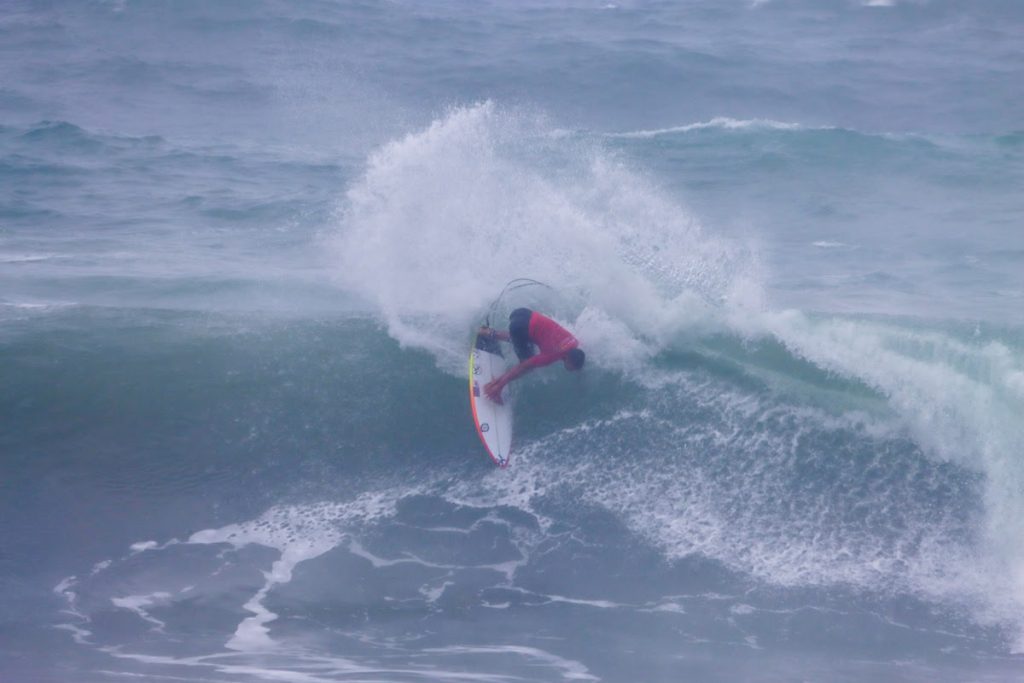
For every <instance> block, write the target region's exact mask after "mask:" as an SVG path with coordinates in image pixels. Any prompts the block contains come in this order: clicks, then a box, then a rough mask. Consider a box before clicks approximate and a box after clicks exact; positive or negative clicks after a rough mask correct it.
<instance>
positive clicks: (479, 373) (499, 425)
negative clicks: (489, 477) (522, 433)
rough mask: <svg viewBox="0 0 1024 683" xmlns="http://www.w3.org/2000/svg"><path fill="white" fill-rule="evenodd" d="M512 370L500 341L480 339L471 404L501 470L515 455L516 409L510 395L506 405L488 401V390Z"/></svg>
mask: <svg viewBox="0 0 1024 683" xmlns="http://www.w3.org/2000/svg"><path fill="white" fill-rule="evenodd" d="M507 368H508V365H507V363H506V362H505V356H504V355H502V353H501V346H500V344H499V343H498V341H497V340H495V339H491V338H490V337H483V336H481V335H479V334H478V335H477V336H476V338H475V339H474V340H473V349H472V351H470V353H469V404H470V406H471V407H472V409H473V422H474V423H475V424H476V433H477V434H479V435H480V441H482V442H483V444H484V447H485V448H486V449H487V453H488V454H489V455H490V456H491V459H492V460H494V464H495V465H497V466H498V467H502V468H504V467H508V463H509V454H510V453H511V451H512V406H511V405H510V404H509V398H508V391H506V392H505V395H504V397H503V398H504V399H505V403H504V404H500V403H495V402H494V401H492V400H491V399H489V398H487V394H485V393H484V387H485V386H487V383H488V382H490V381H491V380H492V379H497V378H498V377H500V376H501V375H502V373H504V372H505V370H506V369H507Z"/></svg>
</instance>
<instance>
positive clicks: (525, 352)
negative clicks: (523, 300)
mask: <svg viewBox="0 0 1024 683" xmlns="http://www.w3.org/2000/svg"><path fill="white" fill-rule="evenodd" d="M532 315H533V311H531V310H530V309H529V308H517V309H516V310H514V311H512V314H511V315H509V317H508V336H509V339H510V340H511V341H512V348H514V349H515V350H516V355H517V356H519V362H522V361H524V360H526V359H527V358H529V357H530V356H532V355H533V353H534V351H533V343H532V342H531V341H530V316H532Z"/></svg>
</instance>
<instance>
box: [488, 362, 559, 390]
mask: <svg viewBox="0 0 1024 683" xmlns="http://www.w3.org/2000/svg"><path fill="white" fill-rule="evenodd" d="M562 355H563V354H562V353H559V352H551V353H539V354H537V355H536V356H532V357H530V358H527V359H526V360H524V361H523V362H522V363H520V364H519V365H517V366H515V367H514V368H512V369H511V370H509V371H508V372H506V373H505V374H504V375H502V376H501V377H499V378H498V379H496V380H494V381H493V382H491V383H489V384H488V385H487V387H485V389H486V390H487V393H488V395H490V394H491V392H492V391H493V392H497V393H500V392H501V390H502V389H503V388H504V387H505V385H506V384H508V383H509V382H511V381H513V380H517V379H519V378H520V377H522V376H523V375H525V374H526V373H528V372H530V371H531V370H533V369H534V368H540V367H543V366H545V365H551V364H552V363H554V362H555V361H556V360H558V359H559V358H561V357H562Z"/></svg>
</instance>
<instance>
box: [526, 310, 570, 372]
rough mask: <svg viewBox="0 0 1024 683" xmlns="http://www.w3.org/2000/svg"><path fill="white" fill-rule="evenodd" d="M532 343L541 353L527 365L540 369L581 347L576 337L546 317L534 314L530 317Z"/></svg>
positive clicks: (528, 361)
mask: <svg viewBox="0 0 1024 683" xmlns="http://www.w3.org/2000/svg"><path fill="white" fill-rule="evenodd" d="M529 331H530V341H532V342H533V343H534V344H536V345H537V347H538V348H539V349H540V353H538V354H537V355H536V356H531V357H530V358H529V359H527V360H526V362H525V365H527V366H529V367H531V368H540V367H544V366H545V365H551V364H552V363H554V362H555V361H557V360H561V359H563V358H565V354H566V353H568V352H569V351H571V350H572V349H575V348H576V347H577V346H579V342H578V341H576V337H574V336H572V334H570V333H569V331H568V330H566V329H565V328H564V327H562V326H561V325H559V324H558V323H556V322H555V321H554V320H552V319H551V318H549V317H547V316H546V315H541V314H540V313H537V312H534V314H533V315H532V316H530V328H529Z"/></svg>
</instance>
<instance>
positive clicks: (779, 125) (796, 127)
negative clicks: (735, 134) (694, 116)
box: [607, 116, 833, 139]
mask: <svg viewBox="0 0 1024 683" xmlns="http://www.w3.org/2000/svg"><path fill="white" fill-rule="evenodd" d="M708 129H713V130H727V131H735V130H755V131H756V130H781V131H800V130H833V129H832V128H830V127H828V126H806V125H804V124H800V123H787V122H785V121H773V120H771V119H733V118H729V117H725V116H720V117H716V118H713V119H711V120H710V121H703V122H698V123H689V124H685V125H682V126H671V127H669V128H656V129H653V130H634V131H629V132H626V133H608V134H607V137H610V138H641V139H643V138H655V137H660V136H663V135H673V134H677V133H689V132H692V131H695V130H708Z"/></svg>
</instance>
